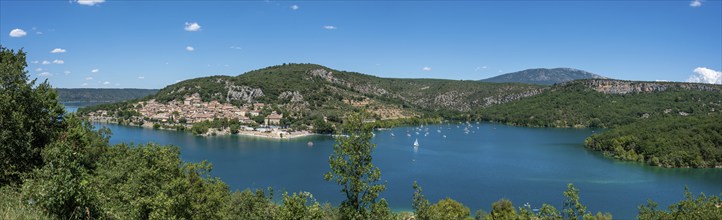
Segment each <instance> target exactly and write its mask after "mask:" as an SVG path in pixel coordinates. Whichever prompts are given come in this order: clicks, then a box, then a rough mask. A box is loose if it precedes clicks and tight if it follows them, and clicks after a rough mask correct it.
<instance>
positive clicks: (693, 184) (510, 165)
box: [95, 123, 722, 219]
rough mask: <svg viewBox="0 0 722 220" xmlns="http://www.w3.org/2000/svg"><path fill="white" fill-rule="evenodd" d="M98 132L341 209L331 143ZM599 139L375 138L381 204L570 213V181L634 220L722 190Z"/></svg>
mask: <svg viewBox="0 0 722 220" xmlns="http://www.w3.org/2000/svg"><path fill="white" fill-rule="evenodd" d="M95 125H96V126H106V127H108V128H110V129H111V131H112V133H113V134H112V137H111V139H110V142H111V143H121V142H134V143H147V142H155V143H159V144H162V145H175V146H178V147H179V148H180V150H181V157H182V159H183V160H184V161H188V162H199V161H203V160H207V161H209V162H211V163H212V164H213V167H214V168H213V171H212V175H213V176H217V177H220V178H221V179H222V180H223V181H224V182H226V183H227V184H228V185H229V186H230V187H231V189H240V190H243V189H245V188H266V187H269V186H271V187H273V188H274V189H275V191H276V194H277V195H280V194H281V192H282V191H289V192H297V191H308V192H311V193H313V195H314V197H315V198H316V199H318V200H319V202H331V203H332V204H334V205H338V204H339V202H340V201H341V200H342V199H343V197H342V194H341V193H340V192H339V189H340V188H339V186H337V185H335V184H333V183H329V182H326V181H324V180H323V173H325V172H327V171H328V170H329V166H328V157H329V155H330V154H331V152H332V151H333V149H332V147H333V144H334V139H333V138H332V137H330V136H322V135H317V136H311V137H304V138H299V139H293V140H271V139H263V138H254V137H247V136H236V135H232V136H220V137H198V136H194V135H192V134H190V133H185V132H177V131H166V130H153V129H144V128H138V127H127V126H119V125H113V124H95ZM457 126H458V127H457ZM465 128H466V129H467V130H466V131H465V130H464V129H465ZM427 130H428V135H426V132H427ZM467 131H468V132H467ZM416 132H418V134H417V133H416ZM594 132H595V131H594V130H591V129H552V128H524V127H512V126H505V125H500V124H493V123H479V124H477V123H472V124H471V126H467V125H459V124H439V125H428V126H426V127H424V128H419V127H399V128H394V129H391V130H384V131H376V132H375V134H376V135H375V137H374V138H373V142H374V143H376V144H377V147H376V149H375V151H374V154H373V156H374V162H373V163H374V164H375V165H376V166H377V167H379V168H380V169H381V172H382V174H381V176H382V180H383V181H384V182H386V185H387V189H386V191H385V192H383V193H382V194H381V197H383V198H386V199H387V201H388V202H389V205H390V206H391V208H392V209H394V210H411V197H412V194H413V190H412V187H411V185H412V183H413V181H417V182H418V183H419V184H420V186H421V187H423V189H424V194H425V196H426V197H427V198H428V199H429V200H430V201H431V202H432V203H435V202H436V201H438V200H439V199H443V198H446V197H450V198H453V199H455V200H457V201H459V202H462V203H464V205H466V206H469V207H470V208H471V211H472V214H473V213H474V211H475V210H477V209H484V210H487V211H489V210H490V209H491V204H492V203H493V202H494V201H496V200H498V199H500V198H508V199H510V200H512V201H513V202H514V206H516V207H520V206H522V205H523V204H525V203H529V204H530V205H531V206H532V207H533V208H538V207H540V206H541V204H542V203H549V204H551V205H554V206H556V207H557V208H558V209H560V210H561V208H562V207H561V206H562V202H563V199H564V198H563V196H562V193H563V191H564V190H565V189H566V185H567V183H574V185H575V186H576V187H577V188H578V189H580V197H581V202H582V203H583V204H585V205H587V207H588V210H589V211H591V212H593V213H596V212H597V211H604V212H611V213H612V214H613V215H614V217H615V218H618V219H629V218H635V217H636V214H637V206H639V205H640V204H646V201H647V199H652V200H654V201H656V202H658V203H660V207H664V208H666V207H667V206H668V205H669V204H672V203H674V202H676V201H679V200H681V199H683V190H684V187H685V186H688V187H689V189H690V191H691V192H693V194H695V195H697V194H699V193H700V192H704V193H705V194H707V195H719V194H720V192H722V169H666V168H657V167H649V166H644V165H640V164H636V163H629V162H621V161H616V160H612V159H608V158H605V157H603V156H602V155H601V154H600V153H597V152H591V151H587V150H585V149H584V147H583V145H582V143H583V140H584V138H586V137H588V136H589V135H591V134H593V133H594ZM392 133H393V134H394V135H392ZM407 134H408V135H407ZM444 136H446V137H444ZM416 139H418V141H419V144H420V146H419V147H418V149H417V150H415V149H414V148H413V147H412V145H413V142H414V141H415V140H416ZM309 141H310V142H313V146H312V147H309V146H308V144H307V143H308V142H309Z"/></svg>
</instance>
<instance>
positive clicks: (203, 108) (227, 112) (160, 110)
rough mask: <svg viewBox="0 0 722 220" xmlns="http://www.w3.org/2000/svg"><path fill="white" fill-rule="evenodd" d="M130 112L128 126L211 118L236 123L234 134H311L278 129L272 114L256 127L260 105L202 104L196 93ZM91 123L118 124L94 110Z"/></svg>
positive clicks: (278, 116) (168, 124)
mask: <svg viewBox="0 0 722 220" xmlns="http://www.w3.org/2000/svg"><path fill="white" fill-rule="evenodd" d="M133 108H134V110H135V111H136V112H137V113H138V114H139V115H136V116H132V117H131V118H130V119H129V120H128V122H127V123H128V124H130V125H140V126H143V127H153V128H178V127H179V126H182V127H184V128H185V129H191V128H192V126H193V124H196V123H200V122H205V121H213V120H214V119H228V120H238V122H239V123H240V124H241V126H240V127H239V129H238V131H237V133H238V134H240V135H249V136H256V137H267V138H295V137H303V136H307V135H311V134H312V133H311V132H309V131H293V130H291V129H288V128H284V127H282V126H281V120H282V119H283V114H279V113H277V112H276V111H273V112H271V113H270V114H268V115H265V116H264V117H263V119H264V120H263V123H262V124H259V123H258V122H256V121H255V120H253V119H251V117H254V118H255V117H258V116H259V115H261V114H262V110H264V108H266V105H265V104H264V103H253V104H244V105H242V106H241V107H240V108H239V107H237V106H234V105H232V104H230V103H223V104H221V103H220V102H218V101H216V100H213V101H210V102H203V100H202V99H201V97H200V95H199V94H198V93H194V94H192V95H191V96H188V97H186V98H185V99H184V100H183V101H182V102H179V101H176V100H173V101H170V102H168V103H165V104H164V103H160V102H157V101H156V100H155V99H151V100H148V101H144V102H143V101H141V102H137V103H134V104H133ZM88 117H89V118H90V120H92V121H97V122H106V123H119V121H118V119H117V118H115V117H113V115H110V114H109V113H108V111H107V110H98V111H95V112H90V113H88ZM231 133H234V132H231V130H230V128H218V129H209V130H208V131H207V132H206V133H203V134H200V135H203V136H209V135H227V134H231Z"/></svg>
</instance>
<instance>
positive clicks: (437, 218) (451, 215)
mask: <svg viewBox="0 0 722 220" xmlns="http://www.w3.org/2000/svg"><path fill="white" fill-rule="evenodd" d="M470 212H471V211H470V210H469V207H466V206H464V205H463V204H461V203H459V202H457V201H455V200H453V199H450V198H446V199H442V200H439V202H437V203H436V204H434V205H432V206H431V207H429V213H430V215H431V219H434V220H454V219H458V220H464V219H471V217H470V216H469V215H470V214H471V213H470Z"/></svg>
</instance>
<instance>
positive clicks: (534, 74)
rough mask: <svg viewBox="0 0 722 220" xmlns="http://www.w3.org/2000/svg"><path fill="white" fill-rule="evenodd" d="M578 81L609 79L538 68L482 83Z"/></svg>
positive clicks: (559, 69)
mask: <svg viewBox="0 0 722 220" xmlns="http://www.w3.org/2000/svg"><path fill="white" fill-rule="evenodd" d="M577 79H607V77H604V76H600V75H597V74H594V73H590V72H587V71H584V70H579V69H574V68H553V69H546V68H537V69H527V70H522V71H518V72H513V73H507V74H503V75H499V76H495V77H491V78H488V79H483V80H481V81H482V82H493V83H526V84H539V85H553V84H556V83H562V82H568V81H572V80H577Z"/></svg>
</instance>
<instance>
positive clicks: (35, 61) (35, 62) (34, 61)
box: [30, 60, 40, 64]
mask: <svg viewBox="0 0 722 220" xmlns="http://www.w3.org/2000/svg"><path fill="white" fill-rule="evenodd" d="M30 63H34V64H38V63H40V61H37V60H33V61H31V62H30Z"/></svg>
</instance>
